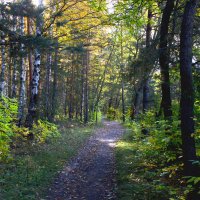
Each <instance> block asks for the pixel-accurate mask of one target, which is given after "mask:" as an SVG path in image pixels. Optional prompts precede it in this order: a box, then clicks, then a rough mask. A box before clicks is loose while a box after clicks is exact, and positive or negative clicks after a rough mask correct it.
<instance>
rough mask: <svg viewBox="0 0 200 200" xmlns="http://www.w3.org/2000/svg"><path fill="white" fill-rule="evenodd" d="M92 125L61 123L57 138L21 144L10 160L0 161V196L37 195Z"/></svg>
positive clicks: (23, 198) (16, 199) (7, 199)
mask: <svg viewBox="0 0 200 200" xmlns="http://www.w3.org/2000/svg"><path fill="white" fill-rule="evenodd" d="M61 126H62V125H61ZM93 129H94V128H93V127H70V128H66V127H62V128H61V130H60V131H61V133H62V137H61V138H59V139H56V140H54V141H48V143H46V144H43V145H31V144H29V145H27V143H24V144H21V145H22V146H23V147H22V146H21V147H19V149H18V150H16V152H15V154H14V159H13V161H11V162H10V163H7V164H3V165H2V164H1V165H0V167H1V168H0V199H4V200H31V199H41V196H42V195H43V193H44V191H45V190H46V188H47V187H48V186H49V184H50V183H51V181H52V179H53V178H54V177H55V175H56V174H57V172H58V171H59V170H61V169H62V167H63V165H64V164H65V163H66V161H68V160H69V159H70V158H71V157H72V156H74V155H75V154H76V153H77V151H78V149H79V148H80V146H81V145H83V143H84V142H85V141H86V139H87V138H88V137H89V136H90V135H91V134H92V132H93Z"/></svg>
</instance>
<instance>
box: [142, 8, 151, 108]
mask: <svg viewBox="0 0 200 200" xmlns="http://www.w3.org/2000/svg"><path fill="white" fill-rule="evenodd" d="M152 17H153V15H152V11H151V9H150V8H149V9H148V23H147V29H146V48H147V49H148V48H149V46H150V40H151V30H152V27H151V19H152ZM148 107H149V80H148V79H147V80H145V81H144V84H143V112H146V111H147V110H148Z"/></svg>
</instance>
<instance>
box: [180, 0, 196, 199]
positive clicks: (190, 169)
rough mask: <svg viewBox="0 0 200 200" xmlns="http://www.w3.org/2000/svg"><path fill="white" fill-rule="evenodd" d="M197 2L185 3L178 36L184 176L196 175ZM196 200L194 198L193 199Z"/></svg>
mask: <svg viewBox="0 0 200 200" xmlns="http://www.w3.org/2000/svg"><path fill="white" fill-rule="evenodd" d="M198 2H199V1H198V0H189V1H187V2H186V5H185V10H184V15H183V19H182V25H181V34H180V75H181V103H180V111H181V133H182V149H183V162H184V170H185V175H187V176H194V175H196V173H197V170H196V169H195V166H194V165H193V164H192V162H193V161H194V160H196V159H197V156H196V149H195V140H194V137H193V136H192V134H194V131H195V130H194V89H193V77H192V44H193V42H192V35H193V24H194V17H195V10H196V7H197V4H198ZM195 199H196V198H195Z"/></svg>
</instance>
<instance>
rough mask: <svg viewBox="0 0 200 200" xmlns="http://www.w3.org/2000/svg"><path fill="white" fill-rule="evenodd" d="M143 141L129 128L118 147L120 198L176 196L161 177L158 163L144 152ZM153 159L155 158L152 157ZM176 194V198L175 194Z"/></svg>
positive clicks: (139, 199) (143, 199)
mask: <svg viewBox="0 0 200 200" xmlns="http://www.w3.org/2000/svg"><path fill="white" fill-rule="evenodd" d="M142 151H143V146H142V142H139V141H138V140H137V139H136V138H135V137H134V133H133V131H132V130H128V131H127V133H126V134H125V136H124V138H123V139H122V140H121V141H119V142H118V144H117V147H116V161H117V180H118V190H117V195H118V199H119V200H168V199H170V200H173V199H182V198H177V196H176V195H175V194H176V191H175V190H174V189H173V188H172V187H171V186H169V185H168V184H167V183H165V180H162V177H160V174H161V170H160V169H159V166H155V165H152V164H151V163H152V162H151V161H150V160H151V159H152V158H151V157H149V160H148V158H147V157H145V156H144V155H143V152H142ZM153 159H154V158H153ZM174 197H176V198H174Z"/></svg>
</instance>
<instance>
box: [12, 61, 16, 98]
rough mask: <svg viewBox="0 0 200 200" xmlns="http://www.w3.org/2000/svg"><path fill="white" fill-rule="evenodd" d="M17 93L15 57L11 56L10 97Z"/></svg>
mask: <svg viewBox="0 0 200 200" xmlns="http://www.w3.org/2000/svg"><path fill="white" fill-rule="evenodd" d="M16 95H17V59H16V58H15V57H14V58H13V77H12V98H15V97H16Z"/></svg>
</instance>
